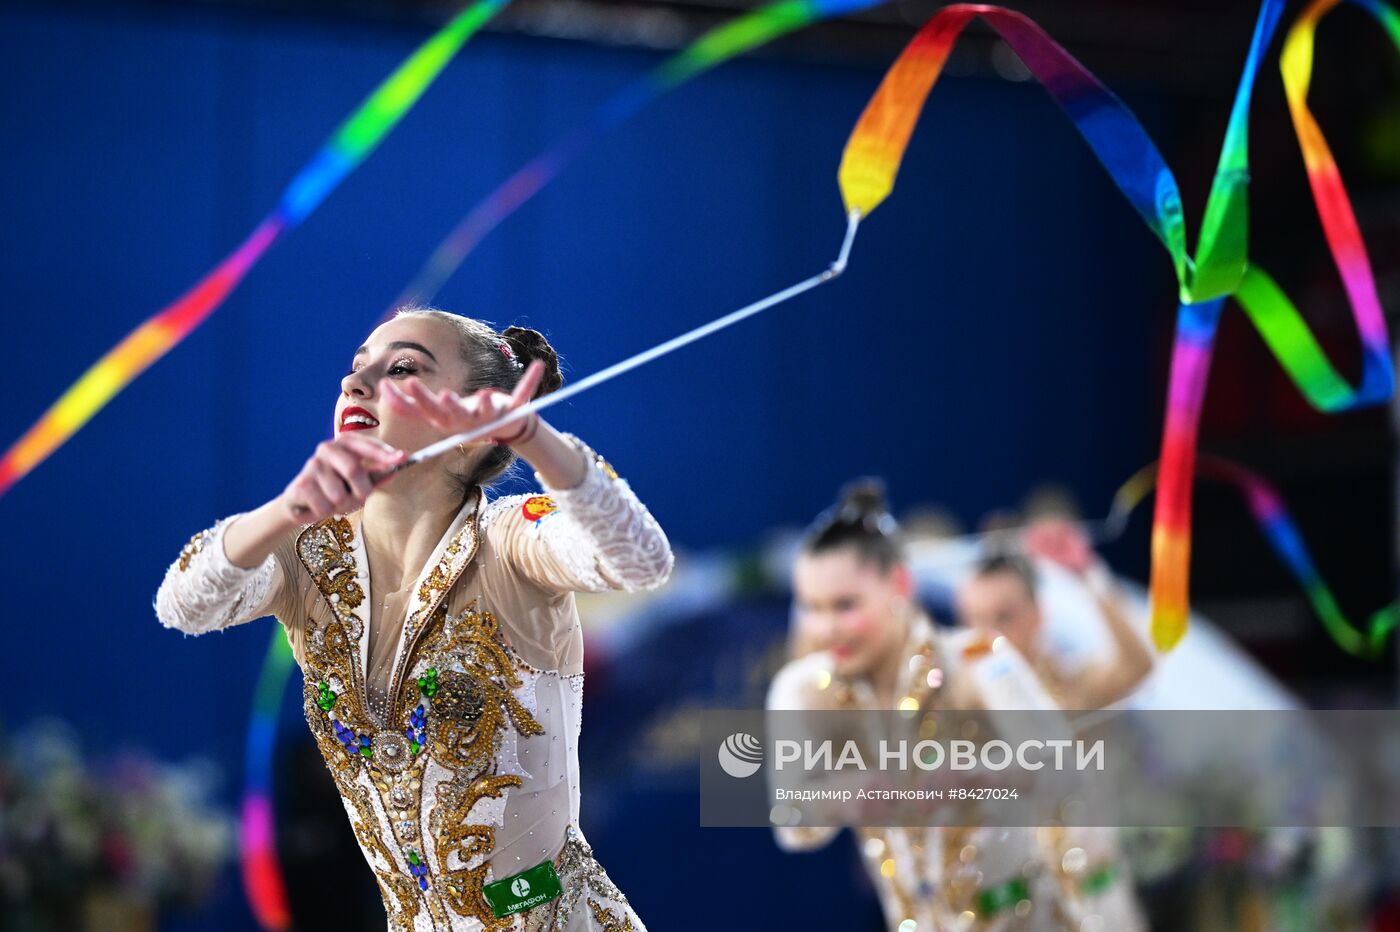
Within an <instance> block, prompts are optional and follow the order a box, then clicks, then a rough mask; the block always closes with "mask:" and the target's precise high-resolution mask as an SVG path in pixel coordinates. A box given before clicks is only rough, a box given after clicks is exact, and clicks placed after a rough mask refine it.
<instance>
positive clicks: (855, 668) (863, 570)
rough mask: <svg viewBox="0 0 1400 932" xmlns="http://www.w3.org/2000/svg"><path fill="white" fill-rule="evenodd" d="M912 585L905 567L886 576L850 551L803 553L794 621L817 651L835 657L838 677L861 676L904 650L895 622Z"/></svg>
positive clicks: (797, 576)
mask: <svg viewBox="0 0 1400 932" xmlns="http://www.w3.org/2000/svg"><path fill="white" fill-rule="evenodd" d="M911 585H912V583H911V580H910V576H909V571H908V570H907V569H906V568H905V567H903V566H896V567H894V568H892V569H890V570H883V569H881V567H880V566H879V564H878V563H875V562H874V561H871V560H865V559H862V558H861V555H860V554H859V553H858V552H857V551H855V550H854V549H852V548H850V547H840V548H837V549H834V550H826V551H823V552H821V553H803V554H802V555H801V556H800V557H798V559H797V565H796V566H795V567H794V569H793V595H794V604H793V612H794V616H795V617H794V619H793V621H794V624H796V625H797V626H798V629H799V631H800V633H801V635H802V636H803V638H804V639H805V640H807V641H808V642H809V643H811V644H812V645H813V647H814V648H815V649H817V650H826V651H830V652H831V656H832V658H833V660H834V661H835V670H834V672H835V673H837V674H838V675H840V676H861V675H864V674H867V673H869V672H870V671H871V670H873V669H874V668H875V667H876V666H878V665H879V663H880V661H882V660H884V659H885V658H886V657H887V656H888V652H889V651H891V650H897V649H898V648H899V647H900V644H899V643H898V642H899V640H900V638H902V637H903V634H902V632H900V631H899V630H898V627H899V626H898V625H896V624H895V618H896V617H897V610H898V609H899V607H900V606H901V605H902V604H904V603H905V602H907V601H908V599H909V596H910V591H911Z"/></svg>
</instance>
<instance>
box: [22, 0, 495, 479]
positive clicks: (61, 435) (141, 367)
mask: <svg viewBox="0 0 1400 932" xmlns="http://www.w3.org/2000/svg"><path fill="white" fill-rule="evenodd" d="M508 2H509V0H477V2H476V3H473V4H471V5H470V6H468V7H467V8H465V9H464V10H462V12H460V13H458V14H457V15H456V16H455V17H453V18H452V20H451V21H449V22H448V23H447V25H445V26H444V27H442V29H440V30H439V31H438V32H437V33H435V34H434V35H433V36H432V37H431V38H429V39H428V40H427V41H426V42H424V43H423V44H422V45H421V46H420V47H419V48H418V49H417V50H416V51H415V52H414V53H413V54H412V55H410V56H409V57H408V58H407V59H406V60H405V61H404V62H403V64H401V65H400V66H399V67H398V68H397V69H396V70H395V71H394V72H393V73H392V74H390V75H389V77H388V78H386V79H385V80H384V82H383V83H381V84H380V85H379V86H378V87H377V88H375V90H374V91H373V92H372V93H371V94H370V95H369V97H368V98H366V99H365V101H364V102H363V103H362V104H360V106H359V107H358V108H357V109H356V110H355V111H354V112H352V113H351V114H350V116H349V117H348V118H347V119H346V120H345V122H343V123H342V124H341V125H340V127H339V128H338V129H337V130H336V131H335V133H334V134H333V135H332V136H331V137H330V139H328V140H327V141H326V142H325V144H324V145H323V146H322V147H321V150H320V151H319V152H317V154H316V155H315V157H314V158H312V159H311V161H310V162H309V163H307V165H306V166H305V167H304V168H302V170H301V171H300V172H298V173H297V175H296V177H294V178H293V179H292V181H291V183H290V184H289V185H288V186H287V188H286V190H285V191H284V192H283V194H282V199H281V201H280V202H279V203H278V204H277V207H276V208H275V209H274V210H273V211H272V213H270V214H268V215H267V216H266V217H265V218H263V220H262V222H260V223H259V224H258V225H257V227H256V228H255V229H254V230H253V232H252V233H251V234H250V235H249V236H248V238H247V239H246V240H244V241H243V242H242V243H241V244H240V245H239V246H238V248H237V249H235V250H234V251H233V252H232V253H230V254H229V255H228V256H227V257H226V258H225V259H224V260H223V261H222V262H220V263H219V264H218V265H217V266H215V267H214V269H213V270H212V271H210V272H209V273H208V274H206V275H205V276H204V277H203V278H201V279H200V280H199V281H198V282H196V283H195V285H194V286H193V287H192V288H190V289H189V290H188V291H187V292H185V293H184V294H183V295H181V296H180V297H179V298H177V299H176V300H175V301H174V302H173V303H171V304H170V305H168V306H167V307H166V308H164V309H163V310H161V311H160V312H158V313H157V314H155V315H154V316H153V317H151V318H149V319H148V320H146V321H145V322H144V323H143V324H141V325H140V326H139V327H137V328H136V329H135V330H133V331H132V332H131V333H130V334H128V335H127V336H126V337H125V338H124V339H123V340H122V341H121V342H120V343H118V344H117V345H116V347H114V348H113V349H112V350H110V351H109V352H108V353H107V354H106V355H104V356H103V357H102V358H101V359H99V360H98V361H97V362H96V363H94V364H93V365H92V367H91V368H89V369H88V370H87V371H86V372H84V373H83V375H82V376H81V377H80V378H79V379H78V381H77V382H75V383H73V385H72V386H71V387H70V388H69V389H68V390H67V391H66V392H64V393H63V395H62V396H61V397H60V398H59V399H58V401H56V402H54V404H53V405H52V406H51V407H50V408H49V409H48V410H47V411H46V412H45V413H44V415H43V416H42V417H41V418H40V419H39V420H38V421H37V422H36V423H35V424H34V425H33V426H32V427H31V428H30V429H29V430H28V431H26V432H25V434H24V436H22V437H21V438H20V439H19V440H17V441H16V442H15V443H14V445H12V446H11V447H10V448H9V450H7V451H6V452H5V455H4V457H3V458H0V495H3V494H5V492H6V491H8V490H9V489H10V487H11V486H13V485H14V484H15V483H16V482H18V481H19V480H20V479H22V478H23V477H24V476H26V475H27V474H28V473H29V472H30V471H31V470H32V469H34V467H35V466H37V465H39V463H41V462H43V461H44V460H45V459H46V458H48V456H49V455H50V454H51V453H53V451H54V450H56V449H58V447H59V446H61V445H62V444H63V443H64V442H66V441H67V440H68V438H69V437H71V436H73V434H74V433H76V432H77V431H78V430H79V429H80V428H81V427H82V426H83V425H84V424H86V423H87V422H88V420H90V419H91V418H92V416H93V415H94V414H96V413H97V412H98V411H99V410H101V409H102V407H103V406H104V405H106V404H107V402H109V401H111V400H112V398H113V397H115V396H116V394H117V393H118V392H120V391H121V390H122V389H123V388H125V387H126V386H127V385H129V384H130V383H131V382H132V380H133V379H135V378H136V377H137V376H138V375H140V374H141V373H142V372H144V371H145V370H146V369H147V368H149V367H150V366H151V365H152V364H153V363H154V362H155V361H156V360H158V359H160V357H162V356H164V355H165V354H166V353H167V352H169V351H170V350H171V349H173V348H174V347H175V346H176V344H178V343H179V342H180V341H181V340H183V339H184V338H185V337H186V336H187V335H189V333H190V332H191V331H192V330H194V328H195V327H197V326H199V325H200V324H201V323H203V322H204V320H205V318H207V317H208V316H209V315H210V314H212V313H213V312H214V311H215V310H216V309H217V308H218V307H219V305H221V304H222V303H223V302H224V299H225V298H227V297H228V295H229V293H230V292H231V291H232V290H233V289H234V287H236V286H237V285H238V283H239V282H240V281H242V280H243V277H244V276H245V275H247V274H248V271H249V270H250V269H251V268H252V267H253V266H254V265H255V264H256V263H257V262H258V260H259V259H261V258H262V256H263V254H264V253H266V252H267V250H268V248H269V247H271V246H272V244H273V243H275V242H277V240H278V239H279V238H280V237H281V236H282V235H283V234H284V233H286V232H287V231H288V230H291V229H293V228H294V227H296V226H297V225H298V224H300V223H301V222H302V221H303V220H305V219H306V217H307V215H309V214H310V213H311V212H312V211H313V210H315V209H316V207H317V206H319V205H320V203H321V202H322V201H323V200H325V199H326V196H327V195H329V194H330V193H331V191H333V190H334V189H335V188H336V186H337V185H339V184H340V182H341V181H343V180H344V179H345V177H346V176H347V175H349V174H350V173H351V172H352V171H354V170H355V169H356V168H357V167H359V165H360V163H361V162H363V161H364V160H365V158H366V157H368V156H369V154H370V153H371V152H373V151H374V149H375V147H376V146H378V145H379V143H380V142H381V141H382V140H383V139H384V137H385V136H387V135H388V134H389V131H390V130H392V129H393V128H394V126H395V125H397V124H398V122H399V120H401V119H402V118H403V116H404V114H406V113H407V112H408V110H409V109H410V108H411V107H412V106H413V105H414V103H416V102H417V100H418V98H419V97H421V96H422V95H423V92H424V91H426V90H427V89H428V86H429V85H430V84H432V82H433V80H434V79H435V78H437V76H438V75H439V74H440V73H441V72H442V69H443V68H445V67H446V66H447V63H448V62H450V61H451V60H452V58H453V57H454V56H455V55H456V54H457V51H458V50H459V49H460V48H461V47H462V46H463V45H464V44H465V43H466V41H467V40H468V39H470V38H471V37H472V35H474V34H475V33H476V31H477V30H478V29H480V28H481V27H482V25H483V24H485V23H486V21H487V20H489V19H490V18H491V17H492V16H493V15H495V13H496V12H497V11H498V10H500V9H501V8H502V7H504V6H505V5H506V4H507V3H508Z"/></svg>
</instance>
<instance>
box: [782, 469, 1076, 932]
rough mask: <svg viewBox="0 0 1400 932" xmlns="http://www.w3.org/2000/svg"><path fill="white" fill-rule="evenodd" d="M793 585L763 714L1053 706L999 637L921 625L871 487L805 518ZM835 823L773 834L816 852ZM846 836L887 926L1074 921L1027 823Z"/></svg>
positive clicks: (1048, 930)
mask: <svg viewBox="0 0 1400 932" xmlns="http://www.w3.org/2000/svg"><path fill="white" fill-rule="evenodd" d="M793 590H794V600H795V602H794V606H793V618H792V633H791V638H790V652H791V655H792V656H791V659H790V660H789V661H788V663H787V664H786V665H784V666H783V668H782V669H781V670H779V671H778V673H777V675H776V676H775V677H774V680H773V682H772V684H771V686H770V688H769V691H768V699H767V707H768V708H769V709H773V710H781V709H796V710H840V709H871V710H878V709H904V710H906V711H917V712H919V713H923V712H929V711H935V710H952V709H962V710H976V709H987V710H991V709H1031V710H1052V709H1053V708H1054V705H1053V703H1052V701H1051V699H1050V698H1049V696H1048V695H1047V694H1046V693H1045V691H1044V690H1043V689H1042V688H1041V686H1040V684H1039V681H1038V680H1037V679H1036V677H1035V674H1034V673H1033V672H1032V670H1031V668H1030V667H1029V665H1028V664H1027V663H1026V662H1025V660H1024V659H1022V658H1021V656H1020V654H1019V653H1018V651H1017V650H1016V648H1015V647H1014V646H1013V645H1012V644H1011V643H1010V642H1009V641H1008V640H1007V639H1005V638H1001V639H999V640H996V641H995V647H994V646H993V639H992V638H991V637H989V636H987V635H986V634H984V633H983V632H980V631H974V630H960V631H959V630H948V629H938V628H936V627H935V626H934V624H933V622H932V620H931V619H930V618H929V616H928V615H927V614H926V613H925V612H924V611H923V609H922V608H921V607H920V606H919V605H918V604H917V602H916V601H915V599H914V595H913V593H914V586H913V581H912V576H911V574H910V571H909V568H908V566H907V565H906V560H905V554H904V544H903V541H902V540H901V537H900V533H899V529H898V527H897V526H896V524H895V521H894V518H893V517H892V516H891V515H890V514H889V511H888V509H887V508H886V506H885V502H884V494H883V490H882V489H881V487H880V485H879V484H878V483H875V482H870V481H865V482H860V483H856V484H853V485H852V486H850V487H849V488H848V489H847V490H846V491H845V492H844V493H843V495H842V498H841V501H840V502H839V503H838V504H837V505H836V506H834V507H833V508H831V509H830V510H828V511H827V512H826V513H825V514H823V515H822V516H821V517H819V518H818V519H817V521H816V523H815V524H814V525H813V526H812V527H811V529H810V530H809V531H808V532H807V534H806V536H805V539H804V540H803V543H802V547H801V553H800V554H799V556H798V559H797V563H796V565H795V567H794V572H793ZM839 831H840V829H839V828H834V827H824V826H801V825H784V826H777V827H775V828H774V832H775V834H776V840H777V843H778V845H779V846H780V847H781V848H783V849H784V850H785V851H803V850H812V849H816V848H819V847H821V846H823V845H826V844H827V843H829V842H830V841H831V840H832V839H833V838H834V837H835V836H836V834H837V833H838V832H839ZM854 831H855V834H856V837H857V840H858V843H859V845H860V850H861V852H862V854H863V862H864V864H865V866H866V869H867V871H868V873H869V875H870V879H871V882H872V883H873V885H874V887H875V889H876V890H877V891H878V892H879V897H880V902H881V906H882V908H883V911H884V914H885V918H886V922H887V925H888V928H889V929H890V932H907V930H908V929H910V928H915V929H918V930H925V929H928V930H933V929H962V930H998V932H1011V930H1018V932H1025V930H1036V932H1052V930H1053V932H1061V930H1065V929H1077V928H1078V922H1077V920H1076V919H1075V917H1074V916H1073V914H1072V913H1071V912H1070V907H1069V904H1068V903H1067V902H1066V901H1065V900H1064V897H1063V894H1062V892H1061V888H1060V886H1059V884H1057V883H1056V882H1055V878H1054V876H1053V872H1052V871H1051V870H1050V865H1048V864H1047V863H1046V862H1045V860H1044V857H1043V853H1042V851H1041V850H1040V847H1039V843H1038V841H1037V838H1036V834H1035V831H1034V830H1033V829H1028V828H1009V829H1008V828H997V827H991V826H974V827H967V828H950V827H941V826H912V827H895V828H889V827H859V828H855V829H854ZM911 923H913V925H912V926H911Z"/></svg>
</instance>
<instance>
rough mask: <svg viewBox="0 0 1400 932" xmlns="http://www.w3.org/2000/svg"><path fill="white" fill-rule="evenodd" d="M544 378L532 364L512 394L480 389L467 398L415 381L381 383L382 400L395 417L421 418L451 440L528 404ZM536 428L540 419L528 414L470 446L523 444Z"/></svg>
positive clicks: (540, 368) (541, 366)
mask: <svg viewBox="0 0 1400 932" xmlns="http://www.w3.org/2000/svg"><path fill="white" fill-rule="evenodd" d="M543 375H544V364H543V363H542V362H540V361H539V360H535V361H533V362H531V363H530V365H529V367H528V368H526V370H525V373H524V374H523V375H522V376H521V377H520V381H519V383H517V384H516V386H515V389H514V391H511V392H509V393H507V392H504V391H502V390H501V389H499V388H483V389H480V390H478V391H475V392H472V393H471V394H470V395H460V394H458V393H457V392H454V391H452V390H451V389H450V388H444V389H442V390H440V391H432V390H430V389H429V388H428V387H427V386H426V385H424V384H423V383H422V382H421V381H420V380H418V379H404V380H403V381H402V382H385V383H384V400H385V402H386V403H387V404H388V405H389V407H390V408H391V409H393V411H394V413H395V414H404V415H408V416H411V417H420V418H422V419H423V420H425V421H427V422H428V423H429V424H431V425H433V426H434V427H436V428H437V429H438V430H440V431H442V433H443V436H445V437H450V436H452V435H453V434H464V433H466V432H467V431H469V430H475V429H477V428H478V427H484V426H486V425H487V424H490V423H491V422H492V421H495V420H498V419H500V418H502V417H505V416H506V415H507V414H509V413H510V412H511V411H514V410H515V409H516V408H518V407H520V406H521V405H523V404H525V403H527V402H528V401H529V400H530V399H531V398H533V397H534V395H535V390H536V389H537V388H539V385H540V378H541V377H542V376H543ZM538 427H539V415H538V414H534V413H531V414H529V415H528V416H527V417H525V418H523V419H521V420H519V421H514V422H512V423H510V424H506V425H505V426H503V427H502V428H501V429H500V430H498V431H495V432H493V433H492V434H490V435H489V436H486V437H482V438H480V439H479V440H476V441H474V442H473V443H471V444H470V446H485V445H487V444H493V443H499V444H505V445H507V446H510V445H514V444H516V443H523V442H525V441H527V440H528V439H529V437H531V436H532V435H533V434H534V433H535V432H536V430H538Z"/></svg>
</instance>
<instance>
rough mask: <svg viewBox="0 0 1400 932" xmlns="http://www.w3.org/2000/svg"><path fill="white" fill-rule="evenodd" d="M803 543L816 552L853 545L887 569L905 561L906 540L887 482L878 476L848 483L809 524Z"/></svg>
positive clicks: (866, 556) (863, 557)
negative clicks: (892, 508)
mask: <svg viewBox="0 0 1400 932" xmlns="http://www.w3.org/2000/svg"><path fill="white" fill-rule="evenodd" d="M802 547H803V549H804V550H805V551H807V552H808V553H813V554H817V553H823V552H825V551H828V550H836V549H839V548H845V547H849V548H851V549H853V550H854V551H855V552H856V553H857V554H858V555H859V556H860V557H861V558H862V559H863V560H867V561H870V562H873V563H875V564H877V565H878V566H880V568H881V569H885V570H888V569H889V568H890V567H892V566H894V565H895V564H896V563H900V562H902V561H903V559H904V544H903V541H902V540H901V539H900V534H899V525H898V524H896V523H895V520H894V516H893V515H891V514H890V510H889V506H888V505H887V504H886V502H885V484H884V483H883V482H881V481H880V480H879V479H874V478H866V479H857V480H855V481H853V482H850V483H848V484H847V485H846V486H845V487H844V488H842V489H841V497H840V499H839V500H838V501H837V502H836V504H835V505H833V506H832V507H830V508H828V509H827V510H826V511H824V512H822V514H821V515H820V516H818V517H817V520H816V521H814V522H813V523H812V526H811V527H810V528H808V530H807V534H806V537H805V539H804V540H803V542H802Z"/></svg>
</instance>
